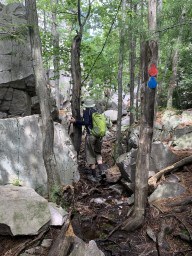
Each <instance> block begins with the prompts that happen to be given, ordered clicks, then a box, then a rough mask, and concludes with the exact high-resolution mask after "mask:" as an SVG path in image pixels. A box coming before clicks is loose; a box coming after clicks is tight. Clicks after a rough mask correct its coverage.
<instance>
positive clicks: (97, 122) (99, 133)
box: [91, 112, 107, 138]
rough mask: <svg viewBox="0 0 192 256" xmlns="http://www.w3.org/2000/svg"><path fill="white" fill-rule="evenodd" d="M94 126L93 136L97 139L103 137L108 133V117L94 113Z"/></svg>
mask: <svg viewBox="0 0 192 256" xmlns="http://www.w3.org/2000/svg"><path fill="white" fill-rule="evenodd" d="M92 124H93V128H92V129H91V134H92V135H94V136H95V137H99V138H101V137H103V136H105V133H106V126H107V125H106V117H105V115H104V114H99V113H98V112H94V113H92Z"/></svg>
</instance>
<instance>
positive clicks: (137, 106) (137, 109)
mask: <svg viewBox="0 0 192 256" xmlns="http://www.w3.org/2000/svg"><path fill="white" fill-rule="evenodd" d="M140 6H141V7H140V8H141V21H142V28H143V0H141V3H140ZM142 28H141V29H142ZM142 44H143V35H142V34H141V35H140V65H139V77H138V86H137V95H136V120H137V121H138V119H139V109H140V108H139V99H140V98H141V97H139V96H140V88H141V83H142V79H143V70H144V69H143V67H142V63H143V61H142Z"/></svg>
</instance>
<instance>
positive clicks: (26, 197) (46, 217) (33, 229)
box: [0, 185, 51, 236]
mask: <svg viewBox="0 0 192 256" xmlns="http://www.w3.org/2000/svg"><path fill="white" fill-rule="evenodd" d="M0 205H1V207H0V216H1V218H0V234H1V235H13V236H15V235H36V234H38V233H39V231H40V230H42V228H44V227H46V226H47V225H49V222H50V219H51V216H50V211H49V207H48V202H47V200H45V199H44V198H43V197H41V196H39V195H38V194H37V193H36V192H35V191H34V190H33V189H31V188H26V187H25V188H22V187H17V186H12V185H7V186H0Z"/></svg>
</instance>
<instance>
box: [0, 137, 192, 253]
mask: <svg viewBox="0 0 192 256" xmlns="http://www.w3.org/2000/svg"><path fill="white" fill-rule="evenodd" d="M113 143H114V140H113V139H111V140H108V141H104V144H103V151H102V155H103V159H104V163H106V164H107V165H108V166H109V167H111V166H113V164H114V160H113V157H112V148H113ZM177 154H179V155H180V157H181V158H184V157H186V156H189V155H191V154H192V152H190V151H180V152H177ZM79 171H80V176H81V178H80V181H79V182H78V183H77V184H76V185H75V186H74V194H73V195H70V193H71V191H70V190H69V191H67V190H65V193H64V194H63V200H64V199H65V200H66V202H67V203H68V205H67V207H68V210H69V211H71V212H72V215H71V224H72V226H73V230H74V233H75V235H77V236H78V237H80V238H81V239H83V240H84V241H85V242H88V241H90V240H95V241H96V243H97V245H98V247H99V248H100V249H101V250H102V251H103V252H104V254H105V255H106V256H128V255H131V256H135V255H140V256H146V255H150V256H153V255H157V256H168V255H169V256H191V255H192V165H188V166H185V167H183V168H180V169H179V170H177V171H176V172H174V173H175V174H176V175H177V177H179V179H180V182H181V183H182V185H184V186H185V188H186V192H185V193H184V194H182V196H180V197H176V198H169V199H165V200H161V201H160V202H159V203H158V202H157V203H155V204H154V205H149V204H147V209H146V217H145V222H144V224H143V226H142V227H141V228H140V229H138V230H136V231H134V232H131V233H126V232H125V231H122V230H121V229H117V230H116V231H115V228H116V227H117V226H118V225H119V224H121V223H122V222H123V221H124V220H126V219H127V214H128V212H129V211H130V209H131V207H132V205H129V204H128V203H127V202H128V200H129V198H130V196H131V195H130V192H128V191H127V190H126V189H125V188H124V187H123V186H122V184H120V183H119V184H118V183H116V184H115V186H116V188H114V187H113V185H114V184H109V183H107V182H106V181H101V182H93V181H91V180H90V178H89V175H87V173H86V172H85V163H84V151H83V145H82V151H81V155H80V159H79ZM162 182H163V180H162ZM117 186H119V188H118V187H117ZM60 230H61V228H54V227H52V228H50V229H49V231H48V232H47V233H46V235H45V236H44V238H50V239H53V240H54V239H56V237H57V236H58V234H59V232H60ZM113 231H114V232H113ZM42 239H43V237H42ZM32 240H34V237H33V238H30V237H27V238H25V237H13V238H11V237H8V236H7V237H3V236H1V237H0V256H16V255H20V254H17V252H18V248H22V247H23V248H25V249H26V247H30V246H26V245H27V244H28V243H30V241H32ZM37 240H38V242H40V240H41V239H37ZM33 246H34V243H33ZM20 251H21V250H20ZM35 255H42V256H47V255H48V250H47V249H44V250H41V252H40V253H39V254H38V253H37V252H36V254H35ZM90 256H91V255H90Z"/></svg>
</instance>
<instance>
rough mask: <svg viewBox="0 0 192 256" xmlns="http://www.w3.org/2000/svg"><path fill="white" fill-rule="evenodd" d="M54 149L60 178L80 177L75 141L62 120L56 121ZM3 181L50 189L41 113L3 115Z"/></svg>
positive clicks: (0, 176)
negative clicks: (5, 117)
mask: <svg viewBox="0 0 192 256" xmlns="http://www.w3.org/2000/svg"><path fill="white" fill-rule="evenodd" d="M54 127H55V136H54V153H55V157H56V162H57V167H58V171H59V175H60V178H61V182H62V183H63V184H66V185H67V184H72V183H73V182H77V181H78V180H79V178H80V177H79V173H78V170H77V156H76V152H75V150H74V148H73V145H72V142H71V140H70V138H69V136H68V134H67V132H66V131H65V129H64V128H63V127H62V125H61V124H58V123H55V126H54ZM0 132H1V137H2V138H1V141H0V183H1V184H8V183H11V184H14V183H15V181H18V180H19V182H20V184H21V185H23V186H27V187H31V188H34V189H35V190H36V191H38V193H40V194H41V195H45V194H46V192H47V173H46V170H45V166H44V161H43V155H42V133H41V119H40V118H39V116H38V115H33V116H27V117H23V118H21V117H19V118H9V119H0Z"/></svg>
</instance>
